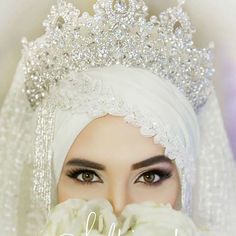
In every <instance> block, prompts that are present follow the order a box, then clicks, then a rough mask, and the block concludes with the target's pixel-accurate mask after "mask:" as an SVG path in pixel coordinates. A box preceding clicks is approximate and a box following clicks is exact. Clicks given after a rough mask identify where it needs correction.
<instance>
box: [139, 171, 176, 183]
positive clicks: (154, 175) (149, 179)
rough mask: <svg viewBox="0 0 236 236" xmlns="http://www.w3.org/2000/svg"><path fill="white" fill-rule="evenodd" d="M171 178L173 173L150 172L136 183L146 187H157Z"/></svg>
mask: <svg viewBox="0 0 236 236" xmlns="http://www.w3.org/2000/svg"><path fill="white" fill-rule="evenodd" d="M170 177H171V171H169V170H168V171H167V170H150V171H147V172H145V173H143V174H142V175H140V176H139V178H138V179H137V180H136V181H135V183H143V184H146V185H156V184H159V183H161V182H162V181H164V180H165V179H168V178H170Z"/></svg>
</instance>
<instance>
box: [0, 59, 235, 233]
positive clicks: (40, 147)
mask: <svg viewBox="0 0 236 236" xmlns="http://www.w3.org/2000/svg"><path fill="white" fill-rule="evenodd" d="M23 87H24V73H23V70H22V61H20V62H19V64H18V68H17V71H16V74H15V78H14V82H13V85H12V87H11V90H10V92H9V94H8V97H7V99H6V100H5V103H4V105H3V108H2V110H1V115H0V129H1V138H0V157H1V159H0V161H1V166H2V169H1V172H0V186H1V188H0V190H1V194H0V203H1V205H0V207H1V211H0V226H1V230H2V232H3V235H10V236H15V235H31V234H32V232H35V231H37V227H38V225H40V223H39V222H40V220H41V219H43V217H42V218H41V215H40V216H39V215H38V214H36V213H35V211H33V210H32V209H31V208H29V205H33V206H35V204H36V205H37V206H40V207H41V203H43V201H42V199H43V198H42V199H41V197H45V198H46V200H48V201H49V202H50V198H51V196H50V195H48V194H50V191H49V192H46V193H45V191H48V188H49V187H50V182H49V183H48V182H45V181H44V180H45V179H43V182H42V183H43V184H44V185H43V186H44V187H43V188H40V189H38V190H40V191H42V192H40V191H39V192H38V195H35V194H32V195H31V194H30V190H31V188H32V187H33V186H35V184H36V187H37V184H38V183H40V181H41V180H40V178H41V177H45V176H44V174H45V173H48V172H47V171H48V170H50V168H51V167H50V165H48V164H50V163H48V162H46V164H47V165H43V160H44V158H48V159H49V160H51V158H52V160H53V166H52V167H53V169H54V170H55V175H56V176H55V177H56V181H58V177H59V175H60V172H61V168H62V165H63V162H64V160H65V157H66V154H67V152H68V150H69V148H70V146H71V144H72V143H73V141H74V139H75V138H76V136H77V135H79V133H80V132H81V130H82V129H83V128H84V127H85V126H86V125H87V124H88V123H89V122H90V121H92V120H93V119H95V118H96V117H100V116H102V115H104V114H106V113H110V114H113V115H122V116H123V117H124V118H125V120H126V121H128V122H130V123H131V124H133V125H136V126H138V127H140V133H141V134H142V135H145V136H149V137H150V136H153V137H154V142H155V143H161V144H163V146H164V147H165V148H166V154H167V155H169V157H170V158H175V159H176V163H177V166H178V167H179V168H182V167H184V172H183V173H182V172H181V175H183V176H182V187H183V193H184V195H185V196H184V199H183V201H182V203H183V207H185V209H186V210H189V209H188V207H189V208H191V209H192V215H193V219H194V220H195V222H196V223H197V224H199V225H200V226H201V227H207V228H209V229H210V230H212V231H214V230H217V231H219V232H227V233H229V235H230V236H232V235H235V234H236V227H235V222H236V214H235V212H236V204H235V201H236V171H235V163H234V160H233V156H232V152H231V150H230V147H229V144H228V140H227V137H226V133H225V129H224V125H223V121H222V118H221V113H220V109H219V105H218V102H217V99H216V96H215V93H214V90H213V91H212V94H211V96H210V97H209V99H208V101H207V103H206V104H205V106H204V107H203V108H202V109H201V110H200V112H199V113H198V114H195V113H194V111H193V109H192V107H191V106H190V104H189V103H188V101H187V100H186V98H185V97H184V96H183V95H182V94H181V93H180V92H179V91H178V90H177V88H175V87H174V86H173V85H172V84H170V83H169V82H167V81H164V80H162V79H160V78H158V77H157V76H156V75H154V74H152V73H150V72H148V71H146V70H143V69H139V68H126V67H124V66H120V65H115V66H111V67H107V68H94V69H89V70H87V71H86V72H81V73H71V74H70V75H69V77H68V79H67V80H65V81H62V83H60V85H58V86H56V87H55V88H53V89H52V90H51V91H50V97H48V99H46V100H45V101H44V103H43V104H42V106H40V107H39V108H38V109H37V111H36V112H33V111H31V109H30V107H29V103H28V101H27V100H26V98H25V96H24V94H23V93H22V92H21V91H22V88H23ZM54 108H55V112H54V110H53V109H54ZM35 121H37V123H35ZM35 125H36V126H35ZM12 127H14V129H12ZM35 130H36V132H35ZM52 131H54V132H52ZM52 134H54V137H51V136H53V135H52ZM31 147H34V148H35V150H34V149H32V148H31ZM51 151H52V152H51ZM2 157H4V158H2ZM34 158H36V160H37V162H34V160H35V159H34ZM192 160H194V162H192ZM32 162H33V163H32ZM191 163H192V164H193V163H194V166H195V167H196V181H195V184H194V181H190V180H189V179H188V178H189V177H190V178H191V176H192V174H191V172H190V173H189V170H191V169H192V164H191ZM32 164H33V165H34V167H35V164H36V169H34V171H35V172H34V173H33V174H37V177H39V179H37V178H36V179H34V178H33V177H32V175H31V171H30V170H31V169H32ZM13 167H15V168H14V169H13V170H12V168H13ZM37 167H40V168H39V170H40V171H41V172H40V171H38V169H37ZM188 167H189V168H188ZM42 173H43V174H42ZM186 173H187V175H185V174H186ZM46 177H47V176H46ZM22 183H23V185H22ZM55 185H56V184H55ZM55 185H54V187H55ZM184 185H185V186H184ZM39 186H40V187H42V185H39ZM192 189H193V193H194V195H193V196H192V195H191V190H192ZM189 193H190V194H189ZM53 197H55V196H52V198H53ZM43 200H44V199H43ZM37 210H38V209H37ZM6 212H7V214H6ZM28 213H29V214H28ZM32 230H34V231H32Z"/></svg>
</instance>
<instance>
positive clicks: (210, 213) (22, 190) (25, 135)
mask: <svg viewBox="0 0 236 236" xmlns="http://www.w3.org/2000/svg"><path fill="white" fill-rule="evenodd" d="M23 80H24V74H23V70H22V61H20V62H19V64H18V67H17V70H16V74H15V77H14V82H13V84H12V87H11V89H10V91H9V94H8V96H7V98H6V100H5V103H4V105H3V107H2V110H1V116H0V127H1V138H0V157H1V158H0V161H1V172H0V173H1V176H0V177H1V178H0V181H1V188H0V190H1V194H0V197H1V198H0V202H1V211H0V214H1V217H0V225H1V232H2V235H8V236H13V235H27V233H26V231H25V230H26V228H28V230H29V229H30V224H31V223H30V220H29V218H28V217H29V216H30V219H32V220H35V219H33V214H28V213H30V212H29V211H30V205H31V204H30V202H31V201H32V199H31V196H30V192H31V191H32V185H33V183H32V166H33V163H32V159H33V155H34V152H33V145H34V139H35V129H36V114H35V113H34V112H32V110H31V108H30V106H29V103H28V101H27V100H26V98H25V96H24V94H23V93H22V88H23ZM198 119H199V125H200V128H201V150H200V151H201V155H200V156H199V158H198V166H197V171H198V172H197V174H198V176H197V185H196V186H195V187H194V196H193V202H194V209H193V217H194V219H195V222H197V223H198V224H199V225H201V226H202V227H207V228H210V229H212V230H214V231H215V230H218V231H220V232H225V233H226V232H228V233H229V235H233V234H234V233H235V224H234V222H235V212H236V211H235V208H236V205H235V199H236V171H235V163H234V159H233V155H232V152H231V150H230V146H229V144H228V140H227V137H226V133H225V129H224V125H223V121H222V118H221V114H220V109H219V105H218V102H217V99H216V96H215V93H214V92H213V93H212V95H211V96H210V98H209V100H208V102H207V103H206V105H205V106H204V108H202V110H201V111H200V113H199V115H198ZM31 217H32V218H31ZM35 217H37V219H36V221H37V223H39V221H40V220H42V221H43V220H44V218H43V217H44V216H42V218H41V219H40V218H38V217H40V215H35ZM32 226H33V224H32ZM32 230H34V229H33V228H32ZM34 232H35V231H34ZM31 233H32V231H31Z"/></svg>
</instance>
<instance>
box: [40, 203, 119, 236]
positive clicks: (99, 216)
mask: <svg viewBox="0 0 236 236" xmlns="http://www.w3.org/2000/svg"><path fill="white" fill-rule="evenodd" d="M112 224H117V219H116V217H115V215H114V214H113V208H112V206H111V204H110V203H109V201H107V200H106V199H93V200H83V199H69V200H67V201H65V202H63V203H60V204H58V205H57V206H55V208H54V209H53V210H52V211H51V214H50V216H49V219H48V222H47V224H46V227H45V229H44V231H43V232H42V234H41V236H62V235H63V234H64V235H66V236H67V235H68V236H69V235H71V236H84V235H86V233H87V235H89V236H100V235H101V236H102V235H108V233H109V230H110V226H111V225H112Z"/></svg>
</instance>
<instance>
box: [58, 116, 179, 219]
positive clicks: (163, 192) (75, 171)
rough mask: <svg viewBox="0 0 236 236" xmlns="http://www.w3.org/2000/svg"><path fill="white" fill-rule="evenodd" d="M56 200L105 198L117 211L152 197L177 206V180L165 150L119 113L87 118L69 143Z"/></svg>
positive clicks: (176, 173)
mask: <svg viewBox="0 0 236 236" xmlns="http://www.w3.org/2000/svg"><path fill="white" fill-rule="evenodd" d="M57 191H58V201H59V202H63V201H65V200H67V199H69V198H82V199H92V198H97V197H99V198H100V197H101V198H106V199H108V200H109V201H110V203H111V204H112V205H113V208H114V211H115V213H116V214H119V213H120V212H121V211H122V209H123V208H124V207H125V205H127V204H129V203H134V202H142V201H148V200H151V201H155V202H158V203H170V204H171V205H172V206H173V207H174V208H177V205H178V204H179V199H180V180H179V175H178V171H177V168H176V165H175V163H174V162H173V161H171V160H170V159H168V158H167V157H165V156H164V148H163V147H162V146H161V145H158V144H154V142H153V138H151V137H150V138H147V137H144V136H143V135H141V134H140V129H139V128H138V127H134V126H132V125H131V124H127V123H125V122H124V120H123V117H118V116H112V115H106V116H103V117H100V118H97V119H95V120H93V121H92V122H90V123H89V124H88V125H87V126H86V127H85V128H84V129H83V130H82V131H81V132H80V134H79V135H78V136H77V138H76V139H75V141H74V143H73V144H72V146H71V148H70V150H69V152H68V154H67V156H66V159H65V162H64V164H63V168H62V172H61V176H60V179H59V183H58V188H57Z"/></svg>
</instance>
